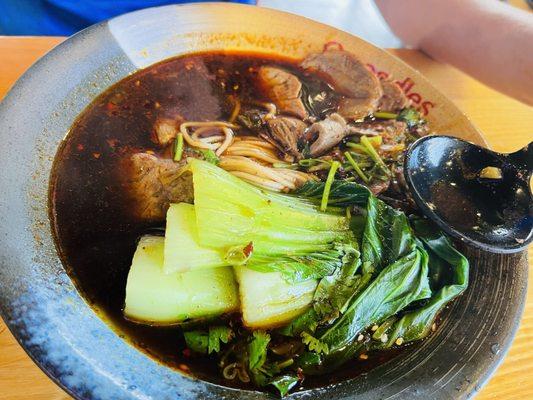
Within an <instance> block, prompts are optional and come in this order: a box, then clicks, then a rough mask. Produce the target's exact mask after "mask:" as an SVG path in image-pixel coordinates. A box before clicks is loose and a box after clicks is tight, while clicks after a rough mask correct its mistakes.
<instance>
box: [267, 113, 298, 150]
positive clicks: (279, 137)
mask: <svg viewBox="0 0 533 400" xmlns="http://www.w3.org/2000/svg"><path fill="white" fill-rule="evenodd" d="M266 125H267V127H268V134H269V136H270V138H271V139H272V140H273V141H274V142H275V143H276V144H277V147H278V148H279V149H280V150H281V151H283V152H284V153H288V154H290V155H292V156H295V157H296V158H300V157H301V154H300V151H299V150H298V140H299V139H300V138H301V137H302V136H303V134H304V132H305V129H306V128H307V125H306V124H305V122H303V121H301V120H299V119H298V118H292V117H276V118H271V119H269V120H268V121H267V122H266Z"/></svg>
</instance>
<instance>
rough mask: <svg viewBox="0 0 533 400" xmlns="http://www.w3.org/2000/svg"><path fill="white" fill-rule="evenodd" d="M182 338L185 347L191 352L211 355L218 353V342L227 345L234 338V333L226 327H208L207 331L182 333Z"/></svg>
mask: <svg viewBox="0 0 533 400" xmlns="http://www.w3.org/2000/svg"><path fill="white" fill-rule="evenodd" d="M183 336H184V337H185V343H186V344H187V347H188V348H190V349H191V350H192V351H194V352H196V353H200V354H211V353H213V352H215V353H218V352H219V351H220V342H222V343H229V341H230V340H231V339H232V338H233V337H234V333H233V331H232V330H231V328H229V327H227V326H210V327H209V330H208V331H204V330H195V331H188V332H183Z"/></svg>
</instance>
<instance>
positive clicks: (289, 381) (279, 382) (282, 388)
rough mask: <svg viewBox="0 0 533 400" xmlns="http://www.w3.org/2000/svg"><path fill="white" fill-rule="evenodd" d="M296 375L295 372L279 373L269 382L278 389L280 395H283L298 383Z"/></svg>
mask: <svg viewBox="0 0 533 400" xmlns="http://www.w3.org/2000/svg"><path fill="white" fill-rule="evenodd" d="M298 381H299V379H298V376H296V375H295V374H287V375H280V376H278V377H276V378H274V379H272V380H270V382H269V384H270V385H272V386H274V387H275V388H276V389H278V391H279V394H280V396H281V397H284V396H285V395H286V394H287V393H289V391H290V390H291V389H292V388H293V387H295V386H296V385H297V384H298Z"/></svg>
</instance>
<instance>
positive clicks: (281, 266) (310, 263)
mask: <svg viewBox="0 0 533 400" xmlns="http://www.w3.org/2000/svg"><path fill="white" fill-rule="evenodd" d="M354 246H357V245H356V244H355V243H353V244H334V245H333V248H332V249H331V250H325V251H321V252H313V253H303V254H293V255H291V254H279V255H277V254H275V255H257V256H254V257H252V258H251V260H250V261H249V262H247V263H246V266H247V267H248V268H250V269H253V270H255V271H259V272H280V273H281V274H282V275H283V277H284V279H285V280H286V281H287V282H289V283H297V282H303V281H306V280H309V279H319V278H322V277H324V276H328V275H331V274H333V273H334V272H335V271H336V270H337V269H339V268H340V267H341V266H342V265H343V264H344V263H345V262H346V259H347V258H355V256H356V255H357V257H358V255H359V252H358V251H357V249H356V247H354Z"/></svg>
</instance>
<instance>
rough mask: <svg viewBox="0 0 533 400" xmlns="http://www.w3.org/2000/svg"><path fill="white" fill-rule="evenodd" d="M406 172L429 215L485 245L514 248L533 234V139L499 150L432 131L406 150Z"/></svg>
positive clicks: (499, 250) (464, 237) (453, 232)
mask: <svg viewBox="0 0 533 400" xmlns="http://www.w3.org/2000/svg"><path fill="white" fill-rule="evenodd" d="M404 168H405V178H406V180H407V183H408V185H409V187H410V188H411V191H412V194H413V197H414V199H415V201H416V203H417V204H418V206H419V207H420V209H421V210H422V212H423V213H424V214H426V215H427V216H428V217H429V218H431V219H432V220H433V221H434V222H436V223H437V224H438V225H439V226H440V227H441V229H443V230H444V231H445V232H447V233H449V234H450V235H452V236H455V237H456V238H459V239H461V240H463V241H465V242H467V243H470V244H472V245H474V246H476V247H479V248H481V249H483V250H487V251H491V252H495V253H513V252H517V251H519V250H521V249H523V248H525V247H526V246H527V245H528V243H529V242H531V240H532V239H533V195H532V193H531V188H530V178H531V172H532V169H533V142H532V143H530V144H529V145H528V146H526V147H524V148H523V149H521V150H519V151H517V152H515V153H510V154H502V153H496V152H494V151H491V150H487V149H485V148H483V147H479V146H476V145H474V144H472V143H469V142H466V141H464V140H461V139H457V138H455V137H451V136H426V137H423V138H421V139H419V140H417V141H416V142H415V143H413V144H412V145H411V147H410V148H409V149H408V151H407V154H406V160H405V166H404Z"/></svg>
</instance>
